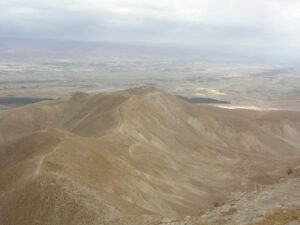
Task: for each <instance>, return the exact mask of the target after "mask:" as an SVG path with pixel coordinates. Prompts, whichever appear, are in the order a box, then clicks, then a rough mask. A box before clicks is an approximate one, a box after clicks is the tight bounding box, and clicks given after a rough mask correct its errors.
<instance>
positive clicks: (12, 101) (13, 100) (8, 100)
mask: <svg viewBox="0 0 300 225" xmlns="http://www.w3.org/2000/svg"><path fill="white" fill-rule="evenodd" d="M46 100H53V99H51V98H29V97H10V96H9V97H0V104H1V105H27V104H32V103H36V102H40V101H46Z"/></svg>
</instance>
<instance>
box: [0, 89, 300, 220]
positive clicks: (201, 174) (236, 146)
mask: <svg viewBox="0 0 300 225" xmlns="http://www.w3.org/2000/svg"><path fill="white" fill-rule="evenodd" d="M299 137H300V113H299V112H291V111H251V110H242V109H222V108H217V107H212V106H207V105H196V104H190V103H187V102H184V101H183V100H181V99H179V98H177V97H175V96H173V95H171V94H168V93H165V92H162V91H160V90H156V89H149V88H138V89H129V90H126V91H121V92H115V93H101V94H96V95H88V94H85V93H81V92H78V93H75V94H74V95H73V96H72V97H71V98H70V99H63V100H55V101H44V102H39V103H35V104H32V105H27V106H24V107H21V108H17V109H13V110H9V111H5V112H2V113H1V114H0V224H4V225H16V224H18V225H22V224H24V225H25V224H28V225H29V224H51V225H52V224H74V225H75V224H76V225H77V224H78V225H83V224H89V225H93V224H95V225H96V224H97V225H98V224H159V223H164V222H163V221H164V218H176V219H178V221H180V220H183V219H184V218H185V217H186V216H191V217H193V218H198V217H199V216H200V215H202V214H203V212H204V211H206V210H208V209H212V208H215V206H218V205H222V204H223V203H225V202H228V201H230V200H232V199H234V198H237V197H239V196H241V194H242V193H246V192H251V193H255V192H257V191H261V193H264V192H263V191H262V190H265V189H266V188H269V187H270V186H273V185H278V183H279V182H280V181H281V180H290V179H291V180H292V179H297V178H292V177H293V176H294V171H295V168H297V167H299V165H300V139H299ZM253 191H254V192H253ZM278 193H279V192H278ZM274 204H275V203H274ZM225 205H226V204H225ZM275 205H276V204H275ZM299 205H300V202H299ZM224 207H225V206H224ZM211 217H213V216H211ZM166 221H168V220H166ZM193 221H194V222H195V224H198V223H200V221H202V222H203V221H206V222H207V221H213V219H211V220H209V219H207V220H200V219H194V220H193ZM193 221H192V220H188V221H187V223H193ZM247 221H248V220H247Z"/></svg>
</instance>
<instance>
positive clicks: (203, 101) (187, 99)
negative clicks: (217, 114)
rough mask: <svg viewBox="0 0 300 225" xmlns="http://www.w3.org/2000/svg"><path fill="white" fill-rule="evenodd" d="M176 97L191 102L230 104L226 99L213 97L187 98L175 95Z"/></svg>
mask: <svg viewBox="0 0 300 225" xmlns="http://www.w3.org/2000/svg"><path fill="white" fill-rule="evenodd" d="M176 97H178V98H180V99H182V100H184V101H186V102H189V103H193V104H197V103H206V104H230V102H228V101H222V100H217V99H213V98H187V97H185V96H181V95H176Z"/></svg>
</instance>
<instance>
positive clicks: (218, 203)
mask: <svg viewBox="0 0 300 225" xmlns="http://www.w3.org/2000/svg"><path fill="white" fill-rule="evenodd" d="M224 204H225V202H215V204H214V206H215V207H220V206H222V205H224Z"/></svg>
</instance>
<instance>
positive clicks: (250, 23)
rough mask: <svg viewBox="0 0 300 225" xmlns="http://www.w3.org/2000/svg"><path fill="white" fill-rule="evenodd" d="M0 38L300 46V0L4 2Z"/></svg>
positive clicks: (42, 0) (0, 5) (64, 0)
mask: <svg viewBox="0 0 300 225" xmlns="http://www.w3.org/2000/svg"><path fill="white" fill-rule="evenodd" d="M0 36H2V37H36V38H40V37H43V38H54V39H73V40H74V39H75V40H93V41H112V42H131V43H158V44H167V43H168V44H178V43H179V44H190V45H205V44H212V45H242V46H243V45H245V46H277V47H282V46H290V47H294V46H297V47H299V46H300V0H181V1H177V0H123V1H122V0H1V1H0Z"/></svg>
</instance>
